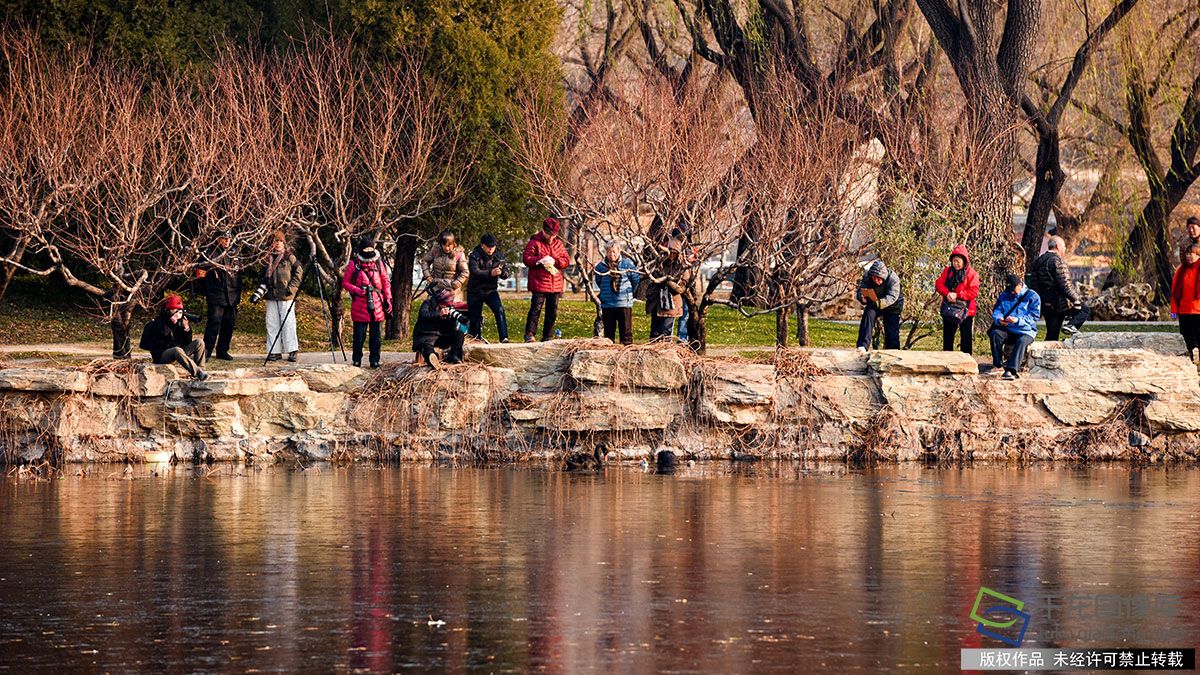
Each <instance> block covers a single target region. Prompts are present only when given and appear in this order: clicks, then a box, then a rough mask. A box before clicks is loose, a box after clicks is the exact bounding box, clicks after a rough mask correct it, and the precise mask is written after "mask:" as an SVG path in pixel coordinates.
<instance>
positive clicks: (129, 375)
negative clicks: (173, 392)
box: [88, 364, 182, 398]
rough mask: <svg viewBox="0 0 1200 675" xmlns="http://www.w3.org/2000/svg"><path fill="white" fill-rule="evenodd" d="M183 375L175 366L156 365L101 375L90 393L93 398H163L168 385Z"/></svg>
mask: <svg viewBox="0 0 1200 675" xmlns="http://www.w3.org/2000/svg"><path fill="white" fill-rule="evenodd" d="M181 373H182V371H178V370H176V369H175V368H174V367H173V366H162V365H154V364H148V365H143V366H138V367H135V368H133V369H132V370H128V371H125V372H110V373H101V374H100V375H99V376H98V377H96V378H95V380H93V381H92V383H91V385H90V386H89V387H88V392H89V393H91V394H92V395H93V396H107V397H112V398H124V397H130V396H132V397H136V398H150V397H156V396H162V395H163V394H165V393H166V392H167V386H168V384H170V382H171V381H173V380H175V379H176V378H177V377H179V375H180V374H181Z"/></svg>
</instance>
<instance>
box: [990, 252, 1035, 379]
mask: <svg viewBox="0 0 1200 675" xmlns="http://www.w3.org/2000/svg"><path fill="white" fill-rule="evenodd" d="M1041 314H1042V299H1041V298H1040V297H1038V294H1037V293H1036V292H1035V291H1033V290H1032V289H1028V288H1026V287H1025V282H1024V281H1022V280H1021V277H1019V276H1017V275H1015V274H1010V275H1008V277H1006V278H1005V286H1004V292H1003V293H1001V294H1000V297H999V298H997V299H996V304H995V305H993V308H992V328H991V330H989V331H988V337H989V338H991V341H992V368H993V369H995V368H1000V367H1002V366H1003V368H1004V379H1006V380H1015V379H1017V371H1018V370H1020V369H1021V362H1022V361H1023V360H1024V359H1025V350H1026V349H1027V348H1028V347H1029V345H1030V344H1032V343H1033V340H1034V338H1035V337H1037V331H1038V319H1039V318H1040V317H1041ZM1005 347H1010V348H1011V349H1012V351H1011V353H1010V354H1009V356H1008V360H1007V361H1004V348H1005Z"/></svg>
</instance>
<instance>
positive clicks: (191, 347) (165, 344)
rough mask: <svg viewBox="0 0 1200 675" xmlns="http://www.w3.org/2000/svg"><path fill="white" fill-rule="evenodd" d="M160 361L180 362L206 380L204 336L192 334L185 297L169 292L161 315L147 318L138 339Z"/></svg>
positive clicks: (188, 370)
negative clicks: (184, 302)
mask: <svg viewBox="0 0 1200 675" xmlns="http://www.w3.org/2000/svg"><path fill="white" fill-rule="evenodd" d="M138 346H140V347H141V348H142V349H145V350H146V351H148V352H150V358H151V359H152V360H153V361H154V363H157V364H170V363H178V364H179V365H180V366H183V369H184V370H186V371H187V372H188V374H189V375H191V376H192V377H193V378H194V379H197V380H200V381H204V380H207V379H208V373H206V372H204V362H205V350H204V340H200V339H193V338H192V326H191V324H190V323H189V322H188V318H187V315H186V314H184V312H183V298H181V297H179V296H178V295H168V296H167V298H166V301H165V302H164V303H163V309H162V311H161V312H159V314H158V316H156V317H154V318H153V319H151V320H150V321H148V322H146V325H145V327H143V328H142V339H141V341H140V342H139V343H138Z"/></svg>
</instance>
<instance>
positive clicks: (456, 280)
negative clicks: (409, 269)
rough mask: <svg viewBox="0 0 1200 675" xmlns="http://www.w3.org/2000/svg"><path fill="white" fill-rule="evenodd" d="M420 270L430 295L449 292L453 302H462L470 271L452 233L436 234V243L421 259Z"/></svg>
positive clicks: (465, 257) (448, 231)
mask: <svg viewBox="0 0 1200 675" xmlns="http://www.w3.org/2000/svg"><path fill="white" fill-rule="evenodd" d="M421 269H422V270H424V271H425V288H426V289H427V290H428V291H429V294H430V295H433V294H434V293H436V292H438V291H450V293H452V294H453V295H454V299H455V300H458V301H461V300H462V298H463V287H464V286H466V283H467V279H468V278H469V277H470V271H469V270H468V269H467V254H466V253H464V252H463V247H462V246H459V245H458V241H457V240H456V239H455V237H454V232H453V231H451V230H442V231H441V233H440V234H438V240H437V243H436V244H434V246H433V248H431V249H429V252H428V253H426V254H425V256H424V257H422V258H421Z"/></svg>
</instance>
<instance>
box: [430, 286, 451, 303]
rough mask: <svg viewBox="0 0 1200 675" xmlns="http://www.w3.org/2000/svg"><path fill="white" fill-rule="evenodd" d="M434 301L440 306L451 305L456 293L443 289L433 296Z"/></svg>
mask: <svg viewBox="0 0 1200 675" xmlns="http://www.w3.org/2000/svg"><path fill="white" fill-rule="evenodd" d="M433 299H434V300H435V301H436V302H437V304H439V305H450V304H452V303H453V302H454V293H452V292H450V291H448V290H446V289H444V288H443V289H442V290H440V291H438V292H436V293H434V294H433Z"/></svg>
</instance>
